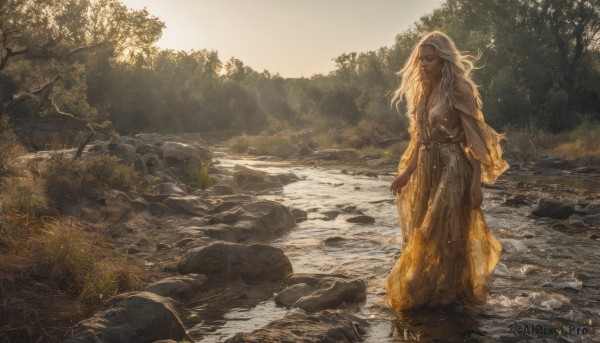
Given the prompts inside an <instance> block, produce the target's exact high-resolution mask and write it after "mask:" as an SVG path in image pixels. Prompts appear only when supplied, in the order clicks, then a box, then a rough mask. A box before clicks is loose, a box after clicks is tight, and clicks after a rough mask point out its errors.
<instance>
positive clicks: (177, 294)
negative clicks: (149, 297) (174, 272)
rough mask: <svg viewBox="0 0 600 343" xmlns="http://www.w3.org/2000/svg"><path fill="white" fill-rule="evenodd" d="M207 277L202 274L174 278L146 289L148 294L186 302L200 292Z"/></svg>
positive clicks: (163, 280) (158, 282)
mask: <svg viewBox="0 0 600 343" xmlns="http://www.w3.org/2000/svg"><path fill="white" fill-rule="evenodd" d="M206 280H207V277H206V275H202V274H188V275H181V276H172V277H168V278H166V279H162V280H160V281H157V282H155V283H153V284H151V285H148V286H147V287H146V292H150V293H154V294H157V295H160V296H163V297H168V298H173V299H177V300H185V299H187V298H190V297H192V296H193V295H194V294H195V293H197V292H200V291H201V290H202V288H203V286H204V284H205V283H206Z"/></svg>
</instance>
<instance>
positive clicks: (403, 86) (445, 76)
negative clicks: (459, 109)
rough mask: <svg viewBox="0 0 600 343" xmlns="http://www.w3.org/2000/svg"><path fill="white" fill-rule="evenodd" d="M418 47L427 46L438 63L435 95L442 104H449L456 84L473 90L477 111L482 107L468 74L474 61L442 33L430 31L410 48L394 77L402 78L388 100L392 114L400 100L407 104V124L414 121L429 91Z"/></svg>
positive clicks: (474, 59)
mask: <svg viewBox="0 0 600 343" xmlns="http://www.w3.org/2000/svg"><path fill="white" fill-rule="evenodd" d="M422 46H431V47H432V48H433V49H434V50H435V53H436V54H437V55H438V56H439V57H440V58H441V59H442V62H443V65H442V78H441V80H440V83H439V85H438V87H439V91H440V93H439V94H440V95H441V96H442V97H443V99H444V100H445V101H446V102H452V101H453V100H454V89H455V87H456V86H457V85H458V84H460V83H466V84H467V85H468V86H469V87H470V88H471V89H472V90H473V94H474V96H475V100H476V102H477V106H478V107H479V108H481V105H482V103H481V98H480V96H479V92H478V91H477V86H475V83H473V81H472V80H471V77H470V75H471V71H472V70H473V69H474V62H475V61H477V59H478V58H477V57H474V56H471V55H462V54H461V53H460V51H458V49H457V48H456V45H455V44H454V41H452V39H451V38H450V37H448V36H447V35H445V34H444V33H442V32H439V31H434V32H431V33H429V34H427V35H425V36H424V37H423V38H421V40H420V41H419V43H417V45H416V46H415V47H414V48H413V50H412V52H411V54H410V56H409V58H408V59H407V60H406V63H405V64H404V67H402V69H401V70H400V71H399V72H397V73H396V75H399V76H401V77H402V82H401V83H400V87H399V88H398V89H396V91H395V92H394V97H393V98H392V104H395V106H396V110H398V105H399V103H400V101H401V100H402V98H405V99H406V100H407V107H408V116H409V118H410V119H411V121H412V120H414V119H415V118H414V117H415V115H416V109H417V107H418V105H419V103H420V101H421V100H422V98H423V96H424V95H425V94H427V90H428V88H429V87H430V84H429V82H428V81H427V79H426V78H425V76H424V75H423V72H422V71H421V68H420V67H421V63H420V61H419V48H420V47H422Z"/></svg>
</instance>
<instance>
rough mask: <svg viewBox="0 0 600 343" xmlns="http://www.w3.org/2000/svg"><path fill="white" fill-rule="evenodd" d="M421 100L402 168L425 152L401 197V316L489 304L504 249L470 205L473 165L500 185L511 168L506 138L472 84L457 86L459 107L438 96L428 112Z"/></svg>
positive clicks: (396, 277)
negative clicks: (503, 145) (491, 279)
mask: <svg viewBox="0 0 600 343" xmlns="http://www.w3.org/2000/svg"><path fill="white" fill-rule="evenodd" d="M421 103H422V104H421V105H420V106H419V108H418V109H417V110H416V112H417V113H416V119H415V120H413V123H412V124H411V128H410V135H411V141H410V144H409V145H408V147H407V149H406V151H405V152H404V154H403V155H402V158H401V159H400V163H399V166H398V172H399V173H401V172H403V171H404V170H405V169H406V167H407V166H408V163H409V162H410V160H411V158H412V156H413V154H414V153H415V152H416V151H417V149H418V153H419V155H418V160H417V161H418V162H417V168H416V169H415V171H414V172H413V173H412V175H411V178H410V181H409V182H408V184H407V185H406V186H405V187H403V188H402V190H401V192H400V194H398V196H397V207H398V217H399V219H400V226H401V228H402V235H403V242H402V254H401V256H400V258H399V259H398V261H397V262H396V264H395V265H394V267H393V269H392V271H391V272H390V274H389V276H388V280H387V297H388V303H389V304H390V306H391V307H392V308H393V309H394V310H396V311H404V310H409V309H413V308H418V307H422V306H431V307H437V306H445V305H449V304H462V305H468V306H470V305H475V304H483V303H485V302H486V300H487V289H486V279H487V277H488V275H489V274H490V273H491V272H492V270H493V269H494V267H495V266H496V264H497V262H498V259H499V257H500V252H501V250H502V247H501V245H500V243H499V242H498V240H497V239H496V238H495V237H494V236H493V235H492V233H491V232H490V230H489V228H488V227H487V224H486V222H485V219H484V216H483V213H482V211H481V208H479V207H478V208H475V209H472V208H471V206H470V201H469V188H470V184H471V180H472V177H473V167H472V165H471V160H472V159H477V160H479V161H480V162H481V180H482V182H484V183H493V182H494V181H495V180H496V178H497V177H498V176H499V175H500V174H502V173H503V172H504V171H505V170H506V169H507V168H508V164H507V163H506V162H505V161H504V160H503V159H502V152H501V149H500V145H499V141H500V139H502V135H499V134H497V133H496V132H495V131H494V130H493V129H492V128H491V127H489V126H488V125H487V124H486V123H485V122H484V118H483V115H482V113H481V112H480V111H479V109H478V108H477V105H476V100H475V97H474V95H473V91H472V90H471V88H470V87H469V86H468V85H466V84H461V85H458V86H456V88H455V100H454V101H453V103H446V102H445V101H443V100H441V99H440V98H439V97H437V98H435V99H433V101H432V104H431V108H430V110H429V112H427V111H426V109H425V101H422V102H421Z"/></svg>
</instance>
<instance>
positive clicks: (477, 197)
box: [469, 180, 483, 208]
mask: <svg viewBox="0 0 600 343" xmlns="http://www.w3.org/2000/svg"><path fill="white" fill-rule="evenodd" d="M469 200H470V201H471V207H472V208H477V207H479V206H481V203H482V201H483V192H482V191H481V182H480V181H479V180H473V182H471V189H470V192H469Z"/></svg>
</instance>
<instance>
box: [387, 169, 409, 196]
mask: <svg viewBox="0 0 600 343" xmlns="http://www.w3.org/2000/svg"><path fill="white" fill-rule="evenodd" d="M409 179H410V174H409V173H407V172H404V173H402V174H400V175H398V176H396V178H395V179H394V181H393V182H392V186H391V187H390V191H392V194H394V196H396V194H399V193H400V189H402V187H404V186H406V184H407V183H408V180H409Z"/></svg>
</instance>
